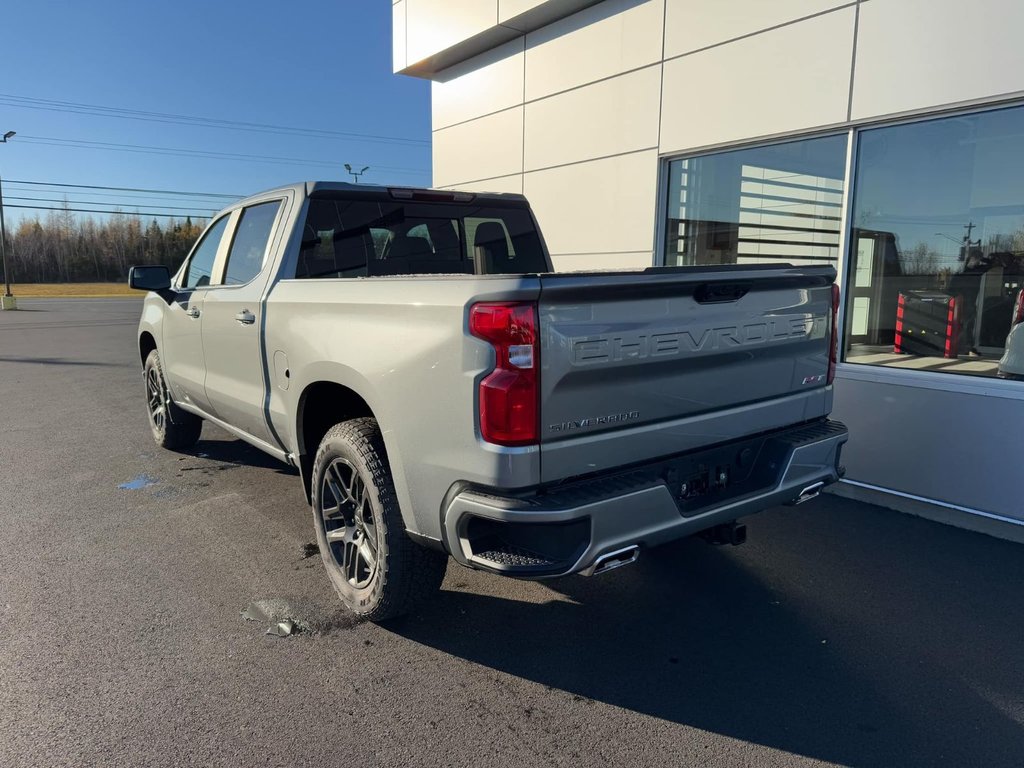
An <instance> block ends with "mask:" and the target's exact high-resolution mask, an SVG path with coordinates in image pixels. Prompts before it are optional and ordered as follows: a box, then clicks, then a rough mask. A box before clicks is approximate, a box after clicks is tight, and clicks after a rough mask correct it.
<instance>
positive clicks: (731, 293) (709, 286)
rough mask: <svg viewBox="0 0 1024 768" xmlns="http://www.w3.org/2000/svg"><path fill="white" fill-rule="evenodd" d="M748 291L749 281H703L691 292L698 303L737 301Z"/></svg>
mask: <svg viewBox="0 0 1024 768" xmlns="http://www.w3.org/2000/svg"><path fill="white" fill-rule="evenodd" d="M749 291H750V284H749V283H704V284H703V285H701V286H699V287H698V288H697V290H696V291H694V292H693V298H694V299H696V301H697V303H698V304H723V303H726V302H730V301H739V300H740V299H742V298H743V297H744V296H746V295H747V293H748V292H749Z"/></svg>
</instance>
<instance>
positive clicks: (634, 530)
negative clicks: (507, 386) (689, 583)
mask: <svg viewBox="0 0 1024 768" xmlns="http://www.w3.org/2000/svg"><path fill="white" fill-rule="evenodd" d="M848 437H849V434H848V432H847V430H846V427H845V426H844V425H842V424H840V423H838V422H834V421H819V422H814V423H811V424H805V425H801V426H799V427H795V428H791V429H786V430H781V431H778V432H773V433H768V434H765V435H759V436H757V437H755V438H749V439H745V440H741V441H736V442H733V443H727V444H724V445H720V446H716V447H715V448H713V449H708V450H704V451H699V452H695V453H689V454H683V455H680V456H675V457H670V458H667V459H662V460H659V461H656V462H651V463H649V464H645V465H643V466H640V467H632V468H630V469H628V470H625V471H622V472H619V473H616V474H613V475H610V476H608V475H606V476H603V477H600V478H597V479H583V480H580V481H576V482H573V483H569V484H565V485H561V486H556V487H543V488H534V489H529V490H526V491H517V492H515V493H508V492H499V491H494V490H493V489H484V488H478V487H467V488H464V489H462V490H460V491H458V492H457V493H455V494H454V495H453V496H451V497H450V499H449V501H448V504H447V505H446V507H445V509H444V519H443V525H444V532H445V538H446V542H447V545H448V550H449V552H450V553H451V555H452V556H453V557H454V558H455V559H456V560H457V561H459V562H460V563H462V564H463V565H467V566H470V567H472V568H478V569H481V570H487V571H493V572H495V573H501V574H505V575H508V576H515V577H518V578H532V579H540V578H551V577H555V576H563V575H566V574H569V573H581V572H582V573H587V572H588V571H592V569H593V568H594V565H595V563H596V562H597V560H598V559H599V558H601V557H602V556H603V555H607V554H608V553H610V552H614V551H618V550H621V549H624V548H627V547H632V546H633V545H639V546H640V547H648V546H653V545H656V544H661V543H664V542H667V541H671V540H673V539H678V538H682V537H685V536H690V535H692V534H695V533H699V532H700V531H703V530H705V529H707V528H711V527H713V526H715V525H718V524H721V523H728V522H731V521H733V520H736V519H738V518H740V517H744V516H747V515H751V514H754V513H755V512H760V511H762V510H764V509H767V508H769V507H774V506H778V505H780V504H793V503H799V502H800V501H802V500H804V499H805V498H809V497H812V496H813V495H816V493H817V492H818V491H819V490H820V489H821V488H822V487H824V486H825V485H828V484H830V483H833V482H836V481H837V480H838V479H839V478H840V476H841V473H842V470H841V469H840V465H839V462H840V453H841V450H842V446H843V444H844V443H845V442H846V441H847V439H848ZM702 478H703V479H702ZM723 478H724V479H723ZM698 486H700V487H699V488H698ZM705 486H706V487H705Z"/></svg>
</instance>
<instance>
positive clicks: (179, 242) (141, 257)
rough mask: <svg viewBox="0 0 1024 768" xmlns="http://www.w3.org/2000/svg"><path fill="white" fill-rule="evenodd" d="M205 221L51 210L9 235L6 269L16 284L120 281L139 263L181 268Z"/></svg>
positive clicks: (21, 224)
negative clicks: (99, 216)
mask: <svg viewBox="0 0 1024 768" xmlns="http://www.w3.org/2000/svg"><path fill="white" fill-rule="evenodd" d="M205 226H206V222H205V221H203V220H199V221H198V222H196V221H193V220H192V219H191V217H187V218H185V219H167V220H166V221H165V222H163V223H159V222H157V221H156V220H155V219H153V220H151V221H150V222H149V223H148V224H143V221H142V219H141V218H140V217H139V216H136V215H131V214H121V213H119V214H113V215H111V216H109V217H106V218H104V219H102V220H97V219H94V218H93V217H91V216H90V217H77V216H75V215H74V214H73V213H72V212H71V211H66V210H63V211H51V212H50V213H49V214H48V215H47V216H46V217H45V218H42V219H40V218H38V217H37V218H35V219H22V220H21V222H20V223H19V224H18V225H17V227H15V228H14V230H13V231H8V233H7V241H6V246H7V267H8V269H9V270H10V272H11V275H10V277H11V282H13V283H76V282H79V283H81V282H100V283H106V282H120V281H122V280H127V279H128V269H129V267H131V266H132V265H134V264H165V265H166V266H168V267H170V268H171V270H172V271H173V270H176V269H177V268H178V266H179V265H180V264H181V262H182V261H183V260H184V258H185V256H187V255H188V252H189V249H191V248H192V245H193V244H194V243H195V241H196V239H197V238H198V237H199V235H200V234H201V233H202V231H203V229H204V227H205Z"/></svg>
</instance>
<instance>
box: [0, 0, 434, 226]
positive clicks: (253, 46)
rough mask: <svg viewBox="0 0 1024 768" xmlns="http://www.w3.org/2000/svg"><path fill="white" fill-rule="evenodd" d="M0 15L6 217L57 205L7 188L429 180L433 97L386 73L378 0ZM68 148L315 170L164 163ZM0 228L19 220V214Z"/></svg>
mask: <svg viewBox="0 0 1024 768" xmlns="http://www.w3.org/2000/svg"><path fill="white" fill-rule="evenodd" d="M2 18H3V33H2V38H3V51H4V55H3V66H2V69H0V72H2V77H0V133H2V132H5V131H8V130H14V131H17V132H18V135H17V136H16V137H15V138H13V139H12V140H11V141H10V142H9V143H7V144H2V145H0V174H2V176H3V178H4V179H5V180H11V181H5V184H4V196H5V198H7V200H6V202H8V203H9V204H12V205H13V204H16V203H17V202H19V201H16V200H13V199H9V198H13V197H27V196H36V197H60V196H62V195H59V194H58V195H55V194H53V190H50V191H44V190H41V189H32V188H31V187H27V186H25V185H20V187H19V185H16V184H14V183H13V180H33V181H44V182H64V183H74V184H89V185H102V186H117V187H141V188H147V189H148V188H153V189H167V190H187V191H199V192H221V193H232V194H249V193H252V192H256V191H259V190H261V189H264V188H267V187H270V186H274V185H277V184H280V183H284V182H291V181H296V180H302V179H313V178H318V179H343V178H347V177H346V175H345V170H344V167H343V164H344V163H350V164H352V165H353V166H358V167H360V168H361V167H362V166H364V165H369V166H370V170H369V172H367V173H366V175H365V176H364V177H363V180H364V181H366V182H371V183H390V184H405V185H417V186H426V185H428V184H429V183H430V146H429V141H430V87H429V83H428V82H427V81H424V80H419V79H415V78H410V77H405V76H401V75H395V74H392V71H391V3H390V2H387V0H344V1H342V2H339V1H338V0H333V1H328V0H308V1H307V0H304V1H302V2H297V3H289V4H282V3H280V2H276V3H272V2H268V1H267V0H246V2H244V3H243V2H210V1H209V0H206V2H198V1H197V0H185V1H184V2H174V3H150V2H140V0H134V2H126V1H125V0H95V1H94V2H88V3H85V2H47V1H45V0H43V1H40V0H35V1H34V2H18V3H13V2H12V3H5V5H4V10H3V16H2ZM11 97H18V98H15V99H12V98H11ZM24 98H30V99H44V100H52V101H62V102H74V103H78V104H88V105H98V106H102V107H113V108H120V109H128V110H140V111H145V112H156V113H166V114H173V115H185V116H195V117H203V118H214V119H220V120H231V121H241V122H249V123H260V124H272V125H278V126H291V127H300V128H306V129H310V128H312V129H322V130H327V131H340V132H345V133H355V134H364V135H371V136H381V137H397V138H401V139H405V140H407V141H404V142H391V141H368V140H361V139H355V138H349V137H344V136H309V135H287V134H281V133H271V132H255V131H247V130H241V129H239V128H238V127H237V126H236V127H232V128H227V129H225V128H218V127H210V126H202V125H195V124H187V125H180V124H168V123H164V122H154V121H143V120H136V119H122V118H113V117H109V116H97V115H89V114H81V113H80V112H79V113H76V112H69V111H66V109H67V108H66V107H65V106H63V105H57V107H58V110H59V111H54V110H50V109H38V108H29V107H28V106H27V104H26V103H25V102H24V101H19V99H24ZM36 106H39V104H38V103H36ZM44 106H46V105H44ZM50 106H52V105H50ZM186 122H187V121H186ZM53 139H56V140H58V141H56V142H51V140H53ZM67 141H79V142H81V141H90V142H107V143H112V144H124V145H143V146H146V147H159V148H174V149H187V150H199V151H211V152H220V153H235V154H242V155H251V156H257V157H260V158H267V157H278V158H298V159H301V160H311V161H314V162H312V163H309V164H306V163H297V162H292V161H290V160H289V161H278V162H274V163H269V162H260V161H258V160H256V159H253V158H247V159H224V158H197V157H182V156H169V155H165V154H151V153H144V152H129V151H112V150H109V149H99V148H92V147H89V148H86V147H82V146H68V145H67V144H66V142H67ZM42 142H51V143H42ZM53 144H57V145H58V146H54V145H53ZM67 195H68V198H69V199H70V200H74V201H78V202H82V201H86V200H95V201H99V200H101V199H102V200H105V201H106V202H107V203H110V202H120V203H121V204H122V205H127V204H129V203H132V204H138V205H139V206H146V207H145V208H143V210H158V209H157V208H155V207H153V206H155V205H157V204H158V203H160V204H164V205H180V204H181V202H180V201H173V200H167V199H163V200H159V201H158V200H147V199H146V198H141V197H138V198H136V197H131V196H127V195H120V196H119V193H116V192H115V193H110V196H109V197H106V198H101V197H100V196H99V194H98V193H97V194H95V195H93V196H87V195H86V194H85V193H84V192H79V193H78V194H76V193H75V191H74V190H72V189H68V190H67ZM22 202H24V201H22ZM39 204H40V205H52V203H45V202H43V203H39ZM125 210H131V209H130V208H127V207H126V208H125ZM8 215H9V216H10V218H11V219H13V220H14V221H17V219H18V218H19V211H18V210H17V209H13V208H9V209H8ZM40 215H45V212H40Z"/></svg>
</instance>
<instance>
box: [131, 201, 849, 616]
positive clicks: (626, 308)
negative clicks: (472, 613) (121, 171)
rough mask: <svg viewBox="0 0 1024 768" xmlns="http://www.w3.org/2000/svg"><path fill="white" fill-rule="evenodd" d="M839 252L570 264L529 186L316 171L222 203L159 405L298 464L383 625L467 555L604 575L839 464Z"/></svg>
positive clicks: (161, 303)
mask: <svg viewBox="0 0 1024 768" xmlns="http://www.w3.org/2000/svg"><path fill="white" fill-rule="evenodd" d="M834 280H835V271H834V270H833V269H832V268H831V267H827V266H806V267H794V266H790V265H786V264H783V265H772V266H742V265H738V266H723V267H713V268H705V267H672V268H650V269H645V270H642V271H632V272H569V273H555V272H553V271H552V266H551V260H550V257H549V255H548V253H547V250H546V248H545V246H544V241H543V239H542V238H541V234H540V232H539V231H538V229H537V226H536V222H535V220H534V217H533V215H532V213H531V211H530V207H529V205H528V204H527V201H526V200H525V198H523V197H522V196H520V195H507V194H502V195H499V194H469V193H461V192H444V191H438V190H427V189H406V188H387V187H371V186H366V185H351V184H342V183H325V182H307V183H303V184H296V185H294V186H288V187H283V188H281V189H275V190H272V191H269V192H265V193H263V194H259V195H256V196H254V197H250V198H248V199H246V200H243V201H241V202H239V203H237V204H235V205H233V206H231V207H230V208H228V209H227V210H225V211H224V212H222V213H221V214H219V215H218V216H217V217H215V218H214V219H213V221H212V223H211V224H210V226H209V227H208V228H207V229H206V231H205V233H204V234H203V235H202V237H200V238H199V241H198V242H197V243H196V245H195V246H194V248H193V249H192V252H191V253H190V254H189V256H188V258H187V259H186V260H185V262H184V264H183V265H182V266H181V268H180V269H179V270H178V272H177V273H176V274H175V275H174V276H173V277H172V276H171V274H170V272H169V270H168V269H167V268H166V267H161V266H139V267H134V268H133V269H132V272H131V276H130V278H129V281H130V284H131V285H132V287H134V288H139V289H144V290H148V291H150V293H149V294H148V295H147V297H146V300H145V303H144V306H143V311H142V319H141V322H140V324H139V331H138V345H139V355H140V359H141V361H142V364H143V366H144V379H145V385H146V396H147V403H148V412H149V420H150V425H151V427H152V430H153V436H154V438H155V439H156V441H157V443H159V444H160V445H162V446H164V447H166V448H170V449H176V450H183V449H187V448H189V447H191V446H192V445H194V444H195V443H196V441H197V440H198V439H199V435H200V430H201V428H202V423H203V421H210V422H212V423H214V424H217V425H219V426H220V427H222V428H224V429H225V430H227V431H228V432H230V433H232V434H234V435H236V436H238V437H239V438H241V439H242V440H245V441H246V442H248V443H251V444H252V445H254V446H256V447H258V448H260V449H262V450H264V451H266V452H267V453H269V454H271V455H273V456H275V457H277V458H278V459H280V460H281V461H284V462H287V463H289V464H291V465H294V466H295V467H298V469H299V472H300V475H301V478H302V483H303V485H304V488H305V491H306V495H307V498H308V500H309V501H310V503H311V505H312V509H313V521H314V526H315V530H316V536H317V540H318V542H319V547H320V553H321V555H322V557H323V562H324V565H325V567H326V570H327V573H328V575H329V576H330V578H331V581H332V582H333V584H334V586H335V588H336V589H337V592H338V594H339V595H340V597H341V599H342V600H343V601H344V603H345V604H346V605H347V606H348V607H349V608H350V609H351V610H353V611H354V612H355V613H357V614H359V615H360V616H363V617H366V618H369V619H371V620H375V621H380V620H384V619H388V618H391V617H394V616H397V615H399V614H401V613H404V612H406V611H408V610H410V608H412V607H413V606H414V605H415V604H416V602H417V601H418V600H419V599H421V598H423V597H425V596H427V595H428V594H430V593H431V592H432V591H435V590H437V589H438V587H439V586H440V583H441V579H442V578H443V575H444V571H445V566H446V563H447V556H448V555H450V556H451V557H453V558H454V559H455V560H457V561H458V562H459V563H461V564H462V565H465V566H469V567H471V568H478V569H482V570H486V571H491V572H494V573H500V574H505V575H508V576H515V577H519V578H531V579H533V578H545V577H553V576H562V575H565V574H571V573H583V574H594V573H600V572H603V571H605V570H609V569H611V568H614V567H617V566H620V565H625V564H627V563H630V562H633V561H634V560H636V559H637V557H638V556H639V553H640V551H641V550H642V549H643V548H645V547H649V546H652V545H655V544H659V543H661V542H665V541H669V540H672V539H676V538H679V537H683V536H689V535H691V534H695V533H698V532H709V531H710V532H712V533H713V534H714V535H715V536H717V537H718V538H719V539H724V540H730V541H733V542H734V543H735V542H736V541H737V540H738V537H739V536H740V535H741V534H742V531H743V529H742V527H739V526H737V525H736V523H735V521H736V520H737V518H740V517H742V516H744V515H749V514H751V513H754V512H758V511H760V510H763V509H765V508H767V507H771V506H774V505H778V504H787V503H795V502H800V501H802V500H805V499H808V498H812V497H813V496H815V495H816V494H817V493H818V491H819V490H820V489H821V488H822V487H823V486H825V485H826V484H828V483H831V482H834V481H835V480H837V479H838V478H839V476H840V475H841V473H842V470H841V468H840V466H839V458H840V450H841V447H842V445H843V443H844V442H845V441H846V439H847V431H846V428H845V427H844V426H843V425H842V424H838V423H836V422H833V421H829V420H828V419H827V416H828V414H829V411H830V410H831V407H832V378H833V375H834V371H835V354H836V347H835V345H836V325H835V324H836V311H837V307H838V289H837V287H836V286H835V284H834Z"/></svg>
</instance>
